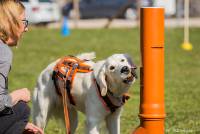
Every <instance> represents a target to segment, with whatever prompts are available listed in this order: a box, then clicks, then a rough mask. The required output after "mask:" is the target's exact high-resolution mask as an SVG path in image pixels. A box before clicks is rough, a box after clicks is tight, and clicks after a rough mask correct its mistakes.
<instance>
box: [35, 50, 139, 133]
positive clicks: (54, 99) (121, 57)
mask: <svg viewBox="0 0 200 134" xmlns="http://www.w3.org/2000/svg"><path fill="white" fill-rule="evenodd" d="M77 57H78V58H80V59H88V60H89V61H87V62H86V63H88V64H89V65H91V67H92V68H93V70H94V71H93V72H89V73H77V74H76V76H75V78H74V82H73V88H72V90H71V94H72V95H73V97H74V100H75V102H76V105H75V106H74V105H71V104H70V103H69V102H68V110H69V118H70V129H71V133H72V134H73V133H75V130H76V127H77V125H78V117H77V111H81V112H82V113H84V114H85V115H86V131H87V132H86V133H87V134H99V124H100V122H101V121H103V120H104V121H105V122H106V126H107V128H108V131H109V134H120V112H121V109H122V105H123V104H124V100H123V94H124V93H126V92H127V91H128V89H129V87H130V86H131V84H132V83H133V82H134V81H135V79H136V77H137V76H136V73H135V69H136V66H135V65H134V64H133V62H132V61H131V59H130V57H129V56H128V55H126V54H114V55H112V56H110V57H108V58H107V59H105V60H102V61H98V62H96V63H95V62H93V61H91V60H92V59H93V58H95V54H94V53H85V54H82V55H78V56H77ZM57 62H58V60H57V61H55V62H53V63H52V64H50V65H49V66H47V68H45V69H44V70H43V71H42V72H41V74H40V76H39V78H38V81H37V86H36V87H35V90H34V95H33V121H34V123H35V124H36V125H37V126H39V127H41V128H43V129H44V128H45V126H46V124H47V122H48V119H49V118H50V117H51V116H52V115H53V116H56V118H61V119H63V121H64V114H63V106H62V99H61V98H60V96H59V95H58V94H57V92H56V90H55V86H54V82H53V80H52V72H53V68H54V66H55V65H56V63H57ZM105 96H107V97H108V98H109V99H110V100H111V102H112V103H113V105H114V107H113V105H111V106H110V107H109V104H106V102H105V100H104V99H103V97H105Z"/></svg>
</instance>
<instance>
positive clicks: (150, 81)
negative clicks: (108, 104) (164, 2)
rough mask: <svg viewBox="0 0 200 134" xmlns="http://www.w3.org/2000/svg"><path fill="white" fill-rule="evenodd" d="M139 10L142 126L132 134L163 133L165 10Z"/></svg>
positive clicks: (156, 8)
mask: <svg viewBox="0 0 200 134" xmlns="http://www.w3.org/2000/svg"><path fill="white" fill-rule="evenodd" d="M140 11H141V20H140V23H141V24H140V26H141V30H140V39H141V55H142V67H141V68H140V76H141V81H140V84H141V87H140V88H141V89H140V90H141V91H140V114H139V117H140V126H139V127H138V128H137V129H136V130H135V131H134V132H133V134H164V119H165V108H164V107H165V106H164V9H163V8H161V7H146V8H141V10H140Z"/></svg>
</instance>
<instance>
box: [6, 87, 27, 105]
mask: <svg viewBox="0 0 200 134" xmlns="http://www.w3.org/2000/svg"><path fill="white" fill-rule="evenodd" d="M10 96H11V98H12V104H13V105H15V104H17V102H18V101H20V100H22V101H25V102H29V101H30V98H31V94H30V91H29V90H28V89H27V88H22V89H18V90H15V91H13V92H11V93H10Z"/></svg>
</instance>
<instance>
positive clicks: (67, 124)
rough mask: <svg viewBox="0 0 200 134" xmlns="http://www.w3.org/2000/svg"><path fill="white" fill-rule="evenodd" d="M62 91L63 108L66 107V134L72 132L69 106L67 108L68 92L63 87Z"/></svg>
mask: <svg viewBox="0 0 200 134" xmlns="http://www.w3.org/2000/svg"><path fill="white" fill-rule="evenodd" d="M64 85H65V84H64ZM61 93H62V102H63V109H64V115H65V128H66V134H71V132H70V121H69V112H68V108H67V93H66V90H65V89H63V90H62V91H61Z"/></svg>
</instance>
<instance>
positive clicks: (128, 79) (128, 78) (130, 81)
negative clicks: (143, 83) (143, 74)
mask: <svg viewBox="0 0 200 134" xmlns="http://www.w3.org/2000/svg"><path fill="white" fill-rule="evenodd" d="M133 80H134V76H133V75H131V76H130V77H127V78H126V79H124V80H123V82H124V83H125V84H131V83H132V82H133Z"/></svg>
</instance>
